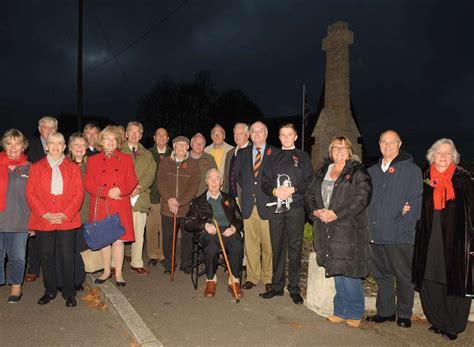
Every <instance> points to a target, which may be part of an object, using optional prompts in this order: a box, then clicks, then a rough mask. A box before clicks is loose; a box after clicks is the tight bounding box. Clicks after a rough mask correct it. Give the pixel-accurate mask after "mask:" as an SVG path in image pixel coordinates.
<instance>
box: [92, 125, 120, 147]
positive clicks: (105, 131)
mask: <svg viewBox="0 0 474 347" xmlns="http://www.w3.org/2000/svg"><path fill="white" fill-rule="evenodd" d="M109 134H112V135H114V137H115V140H116V141H117V147H119V146H120V144H121V142H122V136H121V134H120V131H119V129H118V127H117V126H116V125H107V126H106V127H105V128H104V129H102V130H101V131H100V133H99V138H98V140H97V144H98V145H99V148H100V149H103V148H104V146H103V141H104V138H105V136H106V135H109Z"/></svg>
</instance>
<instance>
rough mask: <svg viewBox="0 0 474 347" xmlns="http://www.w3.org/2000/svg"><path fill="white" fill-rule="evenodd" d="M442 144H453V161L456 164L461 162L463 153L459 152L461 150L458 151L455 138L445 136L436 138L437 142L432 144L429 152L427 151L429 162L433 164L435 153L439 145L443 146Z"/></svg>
mask: <svg viewBox="0 0 474 347" xmlns="http://www.w3.org/2000/svg"><path fill="white" fill-rule="evenodd" d="M441 145H450V146H451V150H452V151H453V162H454V163H455V164H456V165H457V164H459V160H460V159H461V154H459V152H458V151H457V149H456V146H455V145H454V142H453V140H451V139H447V138H444V137H443V138H442V139H439V140H436V141H435V143H433V144H432V145H431V147H430V149H429V150H428V152H426V160H428V162H429V163H430V164H433V162H434V155H435V153H436V151H437V150H438V147H439V146H441Z"/></svg>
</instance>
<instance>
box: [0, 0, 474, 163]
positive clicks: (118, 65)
mask: <svg viewBox="0 0 474 347" xmlns="http://www.w3.org/2000/svg"><path fill="white" fill-rule="evenodd" d="M76 3H77V2H76V1H73V0H56V1H47V2H45V1H15V2H14V1H9V2H7V4H6V5H5V11H3V12H2V13H1V14H0V16H1V17H0V19H1V23H2V24H1V29H0V30H1V31H0V40H1V41H0V42H1V44H2V54H1V56H0V72H1V74H2V77H3V78H2V79H3V80H4V81H5V82H6V83H2V87H1V90H0V92H1V95H2V99H1V101H0V107H1V110H0V114H1V116H2V119H3V121H2V126H1V127H2V129H3V128H6V127H8V126H18V127H21V128H25V127H26V126H27V124H28V123H30V124H31V125H30V128H32V129H33V128H34V127H35V121H36V119H37V118H38V117H39V116H40V115H42V114H45V113H52V114H56V113H60V112H74V110H75V107H76V106H75V103H76V102H75V83H76V82H75V78H76V75H75V74H76V67H75V60H76V45H75V42H74V39H75V37H76V34H77V29H76ZM179 4H180V2H178V1H171V0H168V1H138V2H130V1H93V0H86V1H85V8H84V13H85V22H84V32H85V33H84V39H85V44H84V71H88V70H90V69H91V68H93V67H95V66H96V65H97V64H99V63H100V62H102V61H104V60H105V59H107V58H108V57H110V56H112V55H113V54H114V53H116V52H118V51H119V50H120V49H122V48H124V47H126V46H127V45H128V44H129V43H130V42H132V41H133V40H134V39H135V38H137V37H138V36H140V35H141V34H142V33H144V32H145V31H146V30H147V29H148V28H150V27H151V26H152V25H154V24H156V23H157V22H158V21H159V20H160V18H163V17H164V16H165V15H166V14H167V13H169V12H170V11H171V10H173V9H174V8H175V7H176V6H178V5H179ZM94 12H95V14H94ZM472 13H474V5H473V3H472V2H471V1H469V0H465V1H452V2H447V1H433V0H411V1H410V0H403V1H402V0H399V1H393V0H352V1H349V0H345V1H343V0H332V1H329V0H326V1H322V0H320V1H314V0H306V1H297V0H288V1H282V0H259V1H255V0H242V1H218V0H210V1H192V0H191V1H189V2H188V3H187V4H186V6H184V7H183V8H182V9H181V10H179V11H178V12H177V13H176V14H175V15H174V16H172V17H171V18H170V19H169V20H167V21H166V22H165V23H164V24H163V25H161V26H160V27H159V28H157V29H156V30H154V31H153V32H152V33H151V34H150V35H148V36H147V37H146V38H145V39H143V40H142V41H140V42H139V43H137V44H136V45H135V46H133V47H132V48H131V49H129V50H127V51H126V52H124V53H123V54H121V55H120V56H119V57H118V58H117V59H115V60H113V61H111V62H109V63H108V64H106V65H104V66H103V67H101V68H99V69H98V70H96V71H93V72H91V73H88V74H87V75H86V76H85V79H84V81H85V82H84V83H85V85H84V88H85V100H84V101H85V105H84V112H85V113H88V114H99V115H100V114H102V115H109V116H111V117H116V118H117V119H119V120H122V121H123V120H127V119H130V118H132V117H133V115H134V112H135V111H136V108H137V104H136V102H137V100H138V98H139V97H140V96H141V95H142V94H144V93H145V92H146V91H147V90H148V89H149V88H151V87H152V86H153V84H154V83H155V82H156V81H157V80H158V79H159V78H161V77H162V76H165V75H166V76H169V77H171V78H173V79H189V78H191V77H192V76H193V75H194V74H195V73H196V72H198V71H199V70H203V69H204V70H209V71H210V72H211V76H212V78H213V80H214V82H215V83H216V86H217V87H218V88H219V89H220V90H225V89H227V88H232V87H234V88H240V89H242V90H243V91H244V92H245V93H246V94H248V95H249V97H250V98H251V99H252V100H253V101H254V102H255V103H256V104H257V105H258V106H259V107H260V108H261V110H262V111H263V112H264V113H265V114H266V115H268V116H282V115H290V114H297V113H299V112H301V111H300V110H301V86H302V84H306V86H307V89H308V92H309V96H310V101H311V109H313V110H314V109H316V106H317V101H318V100H319V95H320V93H321V88H322V85H323V81H324V62H325V58H324V52H323V51H322V49H321V40H322V39H323V38H324V37H325V36H326V35H327V33H326V30H327V26H328V25H329V24H331V23H333V22H335V21H336V20H345V21H347V22H348V23H349V28H350V30H352V31H353V32H354V35H355V42H354V44H353V45H352V46H351V48H350V49H351V93H352V99H353V103H354V107H355V111H356V113H357V115H358V120H359V123H360V126H361V128H362V132H363V134H364V136H365V137H366V141H365V142H366V143H367V144H368V147H369V150H370V151H371V152H372V153H373V154H376V153H377V145H376V139H377V135H378V133H379V132H380V131H381V130H383V129H385V128H388V127H391V128H395V129H398V130H399V131H400V133H401V134H402V136H403V137H404V138H405V146H407V149H408V150H410V151H412V152H415V153H416V154H417V156H421V155H422V154H423V152H424V151H425V150H426V148H427V147H429V145H430V144H431V142H432V141H434V140H435V139H436V138H438V137H441V136H451V137H452V138H453V139H454V140H455V142H456V143H458V144H459V147H460V148H459V150H460V152H461V153H463V154H465V155H467V156H468V157H474V146H473V141H472V140H471V138H472V132H473V130H474V120H473V119H474V117H472V110H473V109H474V98H472V90H473V86H474V68H473V65H472V61H474V48H473V46H472V42H473V41H474V29H473V28H472V19H471V17H472ZM96 15H97V17H98V18H99V20H100V24H99V22H98V21H97V19H96ZM20 119H21V121H19V120H20ZM25 130H26V129H25Z"/></svg>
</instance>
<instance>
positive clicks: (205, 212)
mask: <svg viewBox="0 0 474 347" xmlns="http://www.w3.org/2000/svg"><path fill="white" fill-rule="evenodd" d="M221 196H222V207H223V208H224V212H225V215H226V217H227V219H228V220H229V222H230V224H231V225H233V226H234V227H235V229H236V230H237V231H243V229H244V222H243V219H242V213H241V212H240V208H239V206H238V205H237V202H236V201H235V198H234V197H233V196H231V195H229V194H227V193H224V192H222V191H221ZM212 216H213V212H212V206H211V205H210V204H209V203H208V202H207V190H206V191H205V192H204V193H203V194H201V195H199V196H198V197H196V198H194V199H193V201H191V205H190V209H189V212H188V214H187V215H186V218H185V220H184V227H185V228H186V230H187V231H196V230H199V231H201V232H204V226H205V224H206V223H212ZM223 231H224V230H221V232H223Z"/></svg>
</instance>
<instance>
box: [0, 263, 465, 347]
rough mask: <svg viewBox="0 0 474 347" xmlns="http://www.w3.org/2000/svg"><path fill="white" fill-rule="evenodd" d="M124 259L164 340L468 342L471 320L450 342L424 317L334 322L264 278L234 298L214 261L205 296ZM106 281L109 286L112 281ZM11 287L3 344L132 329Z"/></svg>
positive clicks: (78, 342) (139, 306) (137, 301)
mask: <svg viewBox="0 0 474 347" xmlns="http://www.w3.org/2000/svg"><path fill="white" fill-rule="evenodd" d="M128 265H129V264H127V266H126V271H125V279H126V280H127V282H128V283H127V286H126V287H124V288H121V289H120V290H121V292H122V293H123V295H124V296H125V297H126V299H127V301H128V302H129V303H130V304H131V305H132V306H133V308H134V309H135V310H136V311H137V312H138V314H139V315H140V317H141V318H142V320H143V321H144V322H145V323H146V325H147V326H148V327H149V328H150V329H151V331H152V332H153V334H154V335H155V336H156V338H157V339H158V340H159V341H160V342H162V343H163V344H164V345H165V346H237V345H239V346H245V345H250V346H316V345H318V346H329V345H331V346H334V345H336V346H342V345H344V346H357V345H364V346H367V345H369V346H372V345H373V346H400V345H408V346H420V345H423V346H426V345H430V346H432V345H440V346H441V345H445V344H446V343H449V344H450V345H455V346H472V345H473V342H472V341H474V324H472V323H469V325H468V327H467V329H466V332H465V333H464V334H462V335H461V336H460V337H459V338H458V340H457V341H455V342H447V341H446V340H444V339H442V338H441V337H440V336H439V335H435V334H433V333H430V332H428V326H429V325H428V324H427V323H420V322H416V323H414V324H413V327H412V328H411V329H402V328H399V327H397V326H396V324H395V323H385V324H382V325H375V324H368V323H364V324H363V325H362V326H361V328H360V329H353V328H349V327H347V326H345V325H334V324H331V323H329V322H327V321H326V320H325V319H324V318H322V317H320V316H318V315H317V314H315V313H314V312H312V311H310V310H309V309H307V308H306V307H305V306H302V305H299V306H298V305H294V304H293V303H292V301H291V299H290V297H289V295H287V294H285V296H283V297H276V298H273V299H271V300H268V301H266V300H263V299H260V298H259V297H258V293H260V292H262V291H263V286H262V285H260V286H259V287H257V288H253V289H252V290H250V291H245V292H244V294H245V297H244V298H243V299H241V302H240V303H239V304H236V303H235V301H234V300H233V299H232V298H231V296H230V294H229V293H228V292H227V288H226V285H225V283H226V280H227V279H226V276H225V274H224V273H223V272H222V269H219V273H218V286H217V295H216V297H215V298H214V299H206V298H204V296H203V294H202V293H203V288H204V287H203V285H204V280H203V279H202V278H201V280H200V282H199V287H198V290H196V291H195V290H194V288H193V286H192V283H191V280H190V277H189V275H185V274H183V273H182V272H179V271H178V272H177V273H176V275H175V281H174V282H171V283H170V281H169V277H168V275H165V274H163V273H162V268H161V266H160V265H158V266H157V267H153V268H151V269H150V270H151V275H150V276H139V275H137V274H135V273H134V272H132V271H131V270H130V269H129V266H128ZM107 286H113V282H112V281H108V282H107ZM8 290H9V288H8V287H6V286H3V287H0V346H127V345H133V344H134V342H133V340H132V338H131V335H130V334H129V333H127V331H126V329H125V328H124V327H123V325H122V324H121V323H120V322H119V320H118V319H117V316H116V315H114V314H113V313H111V312H109V311H105V312H101V311H97V310H94V309H91V308H89V307H87V306H86V305H85V303H83V302H82V301H80V300H79V301H78V302H79V304H78V307H76V308H66V307H65V306H64V300H63V299H62V298H61V297H60V296H58V297H57V298H56V299H55V300H54V301H52V302H51V303H50V304H48V305H46V306H39V305H37V304H36V301H37V299H38V298H39V297H40V296H41V294H42V283H41V281H37V282H35V283H27V284H25V287H24V297H23V299H22V301H21V302H20V303H19V304H16V305H13V304H7V303H6V297H7V296H8Z"/></svg>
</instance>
